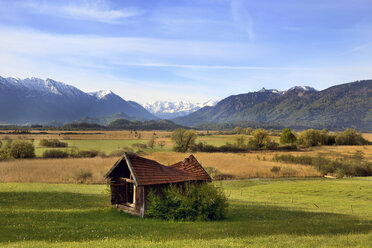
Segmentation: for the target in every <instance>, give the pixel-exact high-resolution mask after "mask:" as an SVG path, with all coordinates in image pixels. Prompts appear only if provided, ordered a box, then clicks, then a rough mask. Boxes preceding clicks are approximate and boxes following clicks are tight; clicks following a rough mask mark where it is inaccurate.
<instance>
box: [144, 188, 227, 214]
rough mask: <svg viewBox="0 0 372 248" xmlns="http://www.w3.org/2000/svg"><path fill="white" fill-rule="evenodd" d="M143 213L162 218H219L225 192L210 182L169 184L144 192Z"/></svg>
mask: <svg viewBox="0 0 372 248" xmlns="http://www.w3.org/2000/svg"><path fill="white" fill-rule="evenodd" d="M147 200H148V208H147V211H146V216H148V217H151V218H158V219H163V220H191V221H195V220H204V221H205V220H221V219H223V218H225V217H226V215H227V208H228V202H227V198H226V196H225V194H224V193H223V191H222V190H221V189H219V188H216V187H215V186H213V185H212V184H208V183H205V184H194V183H189V184H186V185H183V186H182V187H177V186H176V185H170V186H168V187H167V188H164V189H163V190H162V192H161V193H160V194H159V192H157V193H156V192H155V191H153V190H151V191H150V192H149V194H148V199H147Z"/></svg>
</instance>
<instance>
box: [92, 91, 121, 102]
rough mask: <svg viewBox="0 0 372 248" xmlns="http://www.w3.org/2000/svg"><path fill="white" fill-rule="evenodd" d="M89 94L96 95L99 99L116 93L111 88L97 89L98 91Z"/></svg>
mask: <svg viewBox="0 0 372 248" xmlns="http://www.w3.org/2000/svg"><path fill="white" fill-rule="evenodd" d="M88 94H89V95H91V96H94V97H96V98H97V99H99V100H101V99H105V98H107V96H109V95H115V93H114V92H112V91H111V90H99V91H96V92H90V93H88Z"/></svg>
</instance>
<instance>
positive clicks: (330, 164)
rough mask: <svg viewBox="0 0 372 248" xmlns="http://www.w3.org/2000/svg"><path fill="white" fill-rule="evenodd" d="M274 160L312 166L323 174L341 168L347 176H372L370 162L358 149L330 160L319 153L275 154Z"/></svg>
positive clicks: (335, 171) (334, 171)
mask: <svg viewBox="0 0 372 248" xmlns="http://www.w3.org/2000/svg"><path fill="white" fill-rule="evenodd" d="M273 160H274V161H282V162H287V163H296V164H303V165H311V166H314V167H315V168H316V169H317V170H318V171H320V172H321V173H323V174H328V173H331V174H333V173H336V174H337V173H338V171H339V169H342V170H343V171H344V173H345V175H347V176H372V163H371V162H369V161H366V160H365V159H364V157H363V155H362V154H360V152H359V151H357V152H356V154H354V155H353V156H351V157H350V158H343V159H336V160H330V159H327V158H324V157H321V156H320V155H318V156H316V157H311V156H293V155H290V154H288V155H277V154H276V155H275V156H274V157H273Z"/></svg>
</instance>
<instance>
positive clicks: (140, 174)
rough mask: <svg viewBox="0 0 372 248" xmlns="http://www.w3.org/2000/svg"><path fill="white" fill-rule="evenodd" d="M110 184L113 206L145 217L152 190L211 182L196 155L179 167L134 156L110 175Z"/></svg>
mask: <svg viewBox="0 0 372 248" xmlns="http://www.w3.org/2000/svg"><path fill="white" fill-rule="evenodd" d="M105 178H107V179H110V180H111V203H112V204H113V205H114V206H115V207H116V208H118V209H120V210H123V211H124V212H127V213H130V214H134V215H138V216H141V217H144V216H145V213H146V199H147V195H148V192H149V190H150V189H155V192H160V190H159V189H161V188H162V187H164V186H167V185H169V184H179V185H182V184H184V183H186V182H207V181H209V182H210V181H212V179H211V177H210V176H209V175H208V173H207V172H206V171H205V170H204V169H203V167H202V166H201V165H200V163H199V162H198V161H197V160H196V158H195V157H194V156H193V155H190V156H189V157H188V158H185V159H184V160H183V161H180V162H178V163H176V164H173V165H170V166H165V165H162V164H160V163H158V162H156V161H154V160H150V159H146V158H143V157H139V156H137V155H134V154H127V153H124V155H123V156H122V157H121V158H120V159H119V160H118V161H117V162H116V163H115V164H114V166H113V167H112V168H111V169H110V170H109V171H108V172H107V174H106V175H105Z"/></svg>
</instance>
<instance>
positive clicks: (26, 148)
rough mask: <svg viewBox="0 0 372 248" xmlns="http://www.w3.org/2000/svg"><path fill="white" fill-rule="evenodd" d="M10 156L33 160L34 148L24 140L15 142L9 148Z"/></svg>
mask: <svg viewBox="0 0 372 248" xmlns="http://www.w3.org/2000/svg"><path fill="white" fill-rule="evenodd" d="M9 152H10V156H11V157H13V158H34V157H35V147H34V145H33V144H31V143H30V142H28V141H26V140H16V141H14V142H13V143H12V144H11V146H10V151H9Z"/></svg>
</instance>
